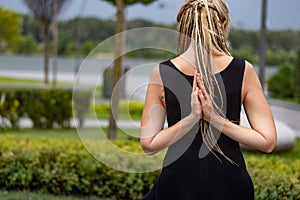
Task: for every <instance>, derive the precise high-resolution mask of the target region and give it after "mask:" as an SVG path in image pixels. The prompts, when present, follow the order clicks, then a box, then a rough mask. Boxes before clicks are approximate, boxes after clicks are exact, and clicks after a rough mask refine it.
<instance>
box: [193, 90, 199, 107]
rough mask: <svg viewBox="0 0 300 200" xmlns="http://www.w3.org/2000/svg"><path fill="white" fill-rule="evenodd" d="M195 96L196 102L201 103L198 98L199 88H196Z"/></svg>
mask: <svg viewBox="0 0 300 200" xmlns="http://www.w3.org/2000/svg"><path fill="white" fill-rule="evenodd" d="M193 94H194V95H193V100H194V102H196V103H199V98H198V96H199V87H196V89H195V91H194V92H193Z"/></svg>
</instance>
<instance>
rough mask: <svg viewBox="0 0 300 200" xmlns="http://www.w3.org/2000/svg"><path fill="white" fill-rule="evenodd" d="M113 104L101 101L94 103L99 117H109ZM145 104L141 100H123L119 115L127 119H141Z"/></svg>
mask: <svg viewBox="0 0 300 200" xmlns="http://www.w3.org/2000/svg"><path fill="white" fill-rule="evenodd" d="M110 109H111V105H110V104H109V103H101V104H96V105H94V111H95V112H96V115H97V117H98V118H100V119H103V118H108V116H109V114H110ZM143 109H144V104H143V103H140V102H127V101H122V102H120V104H119V117H120V118H125V119H130V118H131V119H140V118H141V116H142V113H143Z"/></svg>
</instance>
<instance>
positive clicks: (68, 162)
mask: <svg viewBox="0 0 300 200" xmlns="http://www.w3.org/2000/svg"><path fill="white" fill-rule="evenodd" d="M0 143H1V144H3V145H1V146H0V188H1V189H2V190H27V191H41V192H45V193H52V194H64V195H98V196H101V197H104V198H113V199H138V198H140V197H142V196H143V194H144V193H146V192H147V191H148V190H149V188H150V187H151V185H152V184H153V183H154V181H155V179H156V177H157V175H158V172H152V173H144V174H141V173H136V174H135V173H123V172H119V171H116V170H114V169H111V168H109V167H106V166H105V165H103V164H101V163H99V162H98V161H96V160H95V159H94V158H93V157H92V156H91V155H90V154H89V153H88V152H87V151H86V149H85V148H84V146H83V145H82V144H81V142H79V141H74V140H58V139H49V138H45V139H36V140H23V141H20V139H18V138H17V137H12V136H2V137H1V138H0ZM117 143H118V144H117V145H118V146H125V147H126V148H128V146H130V147H131V148H133V149H138V145H139V144H138V143H136V142H133V141H123V142H117ZM97 145H101V141H98V143H97Z"/></svg>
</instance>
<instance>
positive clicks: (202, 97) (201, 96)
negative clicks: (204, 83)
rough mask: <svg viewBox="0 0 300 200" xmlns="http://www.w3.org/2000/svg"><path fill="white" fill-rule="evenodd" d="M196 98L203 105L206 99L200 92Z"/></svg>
mask: <svg viewBox="0 0 300 200" xmlns="http://www.w3.org/2000/svg"><path fill="white" fill-rule="evenodd" d="M198 97H199V99H200V102H201V104H203V103H205V101H206V98H205V96H204V95H203V92H202V90H200V91H199V93H198Z"/></svg>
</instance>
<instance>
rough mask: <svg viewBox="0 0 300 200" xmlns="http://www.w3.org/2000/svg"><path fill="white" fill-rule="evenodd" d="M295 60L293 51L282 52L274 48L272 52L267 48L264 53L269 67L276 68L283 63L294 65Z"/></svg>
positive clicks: (282, 50) (295, 55)
mask: <svg viewBox="0 0 300 200" xmlns="http://www.w3.org/2000/svg"><path fill="white" fill-rule="evenodd" d="M296 59H297V54H296V52H295V50H290V51H287V50H284V49H282V48H276V49H274V50H272V49H270V48H268V49H267V51H266V64H267V65H271V66H278V65H281V64H283V63H294V62H295V60H296Z"/></svg>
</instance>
